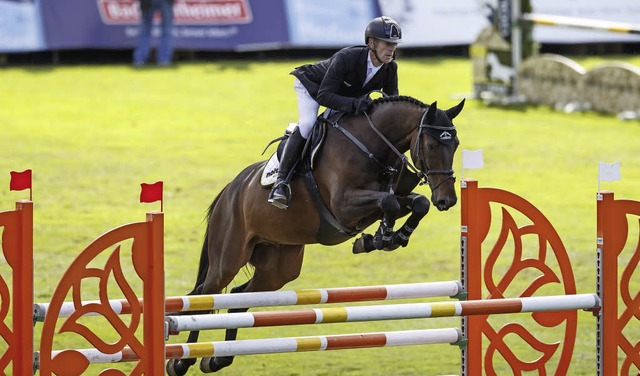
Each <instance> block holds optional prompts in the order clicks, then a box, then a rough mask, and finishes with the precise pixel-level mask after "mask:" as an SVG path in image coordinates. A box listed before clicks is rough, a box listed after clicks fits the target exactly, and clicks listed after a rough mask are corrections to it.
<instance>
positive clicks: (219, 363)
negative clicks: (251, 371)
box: [200, 356, 233, 373]
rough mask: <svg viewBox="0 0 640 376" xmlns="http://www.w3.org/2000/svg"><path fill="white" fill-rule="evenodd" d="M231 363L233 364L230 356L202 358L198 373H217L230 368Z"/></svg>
mask: <svg viewBox="0 0 640 376" xmlns="http://www.w3.org/2000/svg"><path fill="white" fill-rule="evenodd" d="M231 363H233V357H232V356H220V357H215V358H202V360H200V371H202V373H212V372H217V371H220V370H221V369H223V368H224V367H228V366H230V365H231Z"/></svg>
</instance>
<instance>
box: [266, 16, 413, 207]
mask: <svg viewBox="0 0 640 376" xmlns="http://www.w3.org/2000/svg"><path fill="white" fill-rule="evenodd" d="M401 39H402V30H401V29H400V25H399V24H398V23H397V22H396V21H395V20H393V19H392V18H390V17H385V16H382V17H377V18H374V19H373V20H371V22H369V24H368V25H367V28H366V30H365V32H364V42H365V44H366V46H353V47H346V48H343V49H342V50H340V51H338V52H336V53H335V54H334V55H333V56H331V57H330V58H329V59H327V60H323V61H319V62H317V63H315V64H307V65H303V66H300V67H297V68H296V69H295V70H294V71H293V72H291V74H292V75H294V76H295V77H296V79H295V81H294V84H293V88H294V90H295V91H296V93H297V95H298V113H299V115H298V116H299V117H298V126H297V127H296V128H295V130H294V131H293V132H292V133H291V136H289V139H288V140H287V142H286V145H285V147H284V151H283V152H282V157H281V161H280V167H279V170H278V180H277V181H276V183H275V184H274V185H273V188H272V189H271V193H270V194H269V199H268V201H269V202H270V203H271V204H272V205H274V206H275V207H277V208H280V209H286V208H287V207H288V206H289V201H290V199H291V187H290V186H289V181H290V179H291V175H292V174H291V172H292V171H291V170H292V168H293V166H294V164H295V162H296V161H297V159H298V156H299V154H300V152H301V151H302V148H303V147H304V145H305V142H306V139H307V137H308V136H309V133H311V129H312V128H313V125H314V124H315V122H316V118H317V117H318V110H319V108H320V105H322V106H325V107H326V108H330V109H332V110H337V111H342V112H350V113H356V114H361V113H363V112H364V111H366V109H367V108H368V107H369V105H370V104H371V99H370V98H369V94H368V93H370V92H371V91H373V90H382V91H383V92H384V93H385V94H387V95H398V65H397V64H396V62H395V61H394V58H395V52H396V47H397V45H398V42H400V40H401Z"/></svg>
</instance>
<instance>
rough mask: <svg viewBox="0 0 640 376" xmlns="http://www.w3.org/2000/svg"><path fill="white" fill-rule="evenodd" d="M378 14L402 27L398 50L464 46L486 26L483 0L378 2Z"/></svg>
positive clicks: (487, 22)
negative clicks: (388, 17)
mask: <svg viewBox="0 0 640 376" xmlns="http://www.w3.org/2000/svg"><path fill="white" fill-rule="evenodd" d="M379 3H380V8H381V11H382V14H384V15H386V16H390V17H393V18H394V19H395V20H396V21H398V23H400V26H402V33H403V35H402V40H403V43H402V47H428V46H450V45H465V44H470V43H472V42H473V41H474V40H475V39H476V38H477V37H478V34H480V31H481V30H482V29H483V28H484V27H485V26H487V25H489V21H488V20H487V14H489V13H490V11H489V8H488V7H489V4H488V3H487V2H486V1H484V0H456V1H424V0H379Z"/></svg>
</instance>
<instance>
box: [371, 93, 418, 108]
mask: <svg viewBox="0 0 640 376" xmlns="http://www.w3.org/2000/svg"><path fill="white" fill-rule="evenodd" d="M392 102H409V103H411V104H413V105H416V106H418V107H424V108H426V107H429V106H428V105H426V104H424V103H422V102H421V101H419V100H417V99H415V98H414V97H410V96H408V95H390V96H386V97H380V98H378V99H374V100H373V102H371V106H370V107H369V109H368V111H367V112H372V111H373V110H374V109H375V108H376V107H377V106H378V105H380V104H383V103H392Z"/></svg>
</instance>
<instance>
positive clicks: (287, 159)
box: [268, 128, 307, 209]
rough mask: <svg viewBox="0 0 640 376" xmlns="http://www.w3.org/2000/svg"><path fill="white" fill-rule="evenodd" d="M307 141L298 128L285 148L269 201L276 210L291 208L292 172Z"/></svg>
mask: <svg viewBox="0 0 640 376" xmlns="http://www.w3.org/2000/svg"><path fill="white" fill-rule="evenodd" d="M306 141H307V140H305V139H304V138H303V137H302V135H301V134H300V130H299V129H298V128H296V129H295V130H294V131H293V133H291V136H289V139H288V140H287V144H286V145H285V146H284V150H283V151H282V157H281V158H280V167H279V169H278V180H277V181H276V183H275V184H274V185H273V188H272V189H271V193H269V199H268V201H269V203H271V205H273V206H275V207H276V208H279V209H286V208H288V207H289V201H290V200H291V187H290V186H289V181H290V180H291V175H293V174H292V173H291V172H292V171H291V170H292V169H293V167H294V165H295V163H296V162H297V161H298V157H299V155H300V152H301V151H302V148H303V147H304V144H305V143H306Z"/></svg>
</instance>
